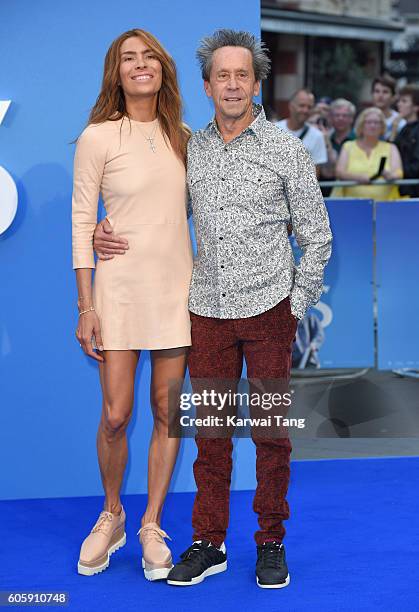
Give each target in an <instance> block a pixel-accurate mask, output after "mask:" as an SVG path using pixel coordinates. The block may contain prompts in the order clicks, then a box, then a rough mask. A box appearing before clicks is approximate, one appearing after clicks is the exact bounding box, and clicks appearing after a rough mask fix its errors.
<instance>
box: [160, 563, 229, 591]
mask: <svg viewBox="0 0 419 612" xmlns="http://www.w3.org/2000/svg"><path fill="white" fill-rule="evenodd" d="M226 569H227V561H224V562H223V563H219V564H218V565H213V566H212V567H209V568H208V569H207V570H205V572H202V574H200V576H196V577H195V578H192V580H188V581H187V582H181V581H180V580H168V581H167V584H173V585H174V586H193V585H194V584H199V583H200V582H202V581H203V580H205V578H207V577H208V576H213V575H214V574H219V573H220V572H225V571H226Z"/></svg>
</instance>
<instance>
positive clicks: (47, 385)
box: [0, 0, 260, 499]
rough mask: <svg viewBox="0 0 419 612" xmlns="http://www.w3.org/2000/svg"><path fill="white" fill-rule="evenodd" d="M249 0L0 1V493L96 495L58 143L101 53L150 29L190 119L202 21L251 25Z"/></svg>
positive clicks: (242, 459) (91, 88)
mask: <svg viewBox="0 0 419 612" xmlns="http://www.w3.org/2000/svg"><path fill="white" fill-rule="evenodd" d="M259 5H260V3H259V0H246V1H245V2H243V1H242V0H229V2H225V1H223V0H211V2H208V1H207V0H203V1H199V0H195V1H192V0H178V1H176V0H171V1H165V0H153V2H145V1H143V0H135V1H134V0H126V2H124V3H123V4H115V3H114V2H111V1H110V0H89V2H84V1H83V0H73V1H72V2H66V3H60V2H58V3H57V2H54V1H53V0H39V1H38V2H33V3H31V2H26V1H25V0H5V1H3V2H1V3H0V41H1V42H0V45H1V53H0V74H1V77H2V78H1V81H0V100H7V99H11V100H12V105H11V107H10V109H9V112H8V114H7V115H6V118H5V120H4V122H3V124H2V125H1V126H0V165H1V166H4V167H5V168H6V169H7V170H8V172H9V173H10V174H11V175H12V176H13V178H14V180H15V182H16V184H17V186H18V192H19V208H18V213H17V216H16V218H15V221H14V223H13V225H12V226H11V227H10V228H9V229H8V230H7V232H6V233H5V234H3V235H2V236H0V262H1V283H0V309H1V317H0V358H1V364H0V367H1V370H0V385H1V387H0V391H1V393H0V402H1V406H0V462H1V466H2V467H1V471H0V497H1V498H3V499H12V498H25V497H27V498H29V497H54V496H74V495H77V496H78V495H96V494H101V493H102V487H101V483H100V478H99V472H98V467H97V461H96V447H95V434H96V429H97V424H98V420H99V414H100V393H99V383H98V372H97V367H96V365H95V364H94V363H92V362H91V361H88V360H87V359H86V358H85V357H84V356H83V355H82V354H81V353H80V349H79V346H78V344H77V342H76V340H75V337H74V331H75V326H76V322H77V308H76V291H75V282H74V273H73V271H72V269H71V246H70V240H71V235H70V233H71V228H70V211H71V188H72V186H71V181H72V159H73V152H74V147H73V146H72V145H70V144H69V143H70V141H72V140H73V139H74V138H75V137H76V136H77V135H78V134H79V133H80V131H81V130H82V129H83V127H84V125H85V122H86V119H87V115H88V112H89V109H90V107H91V106H92V104H93V103H94V101H95V99H96V96H97V94H98V89H99V85H100V81H101V74H102V67H103V58H104V55H105V52H106V50H107V48H108V46H109V44H110V43H111V41H112V40H113V39H114V38H115V37H116V36H118V35H119V34H120V33H121V32H123V31H125V30H127V29H130V28H132V27H141V28H144V29H147V30H150V31H151V32H153V33H154V34H155V35H156V36H157V37H158V38H159V39H160V40H161V41H162V43H163V44H164V45H165V46H166V47H167V49H168V50H169V51H170V52H171V53H172V54H173V56H174V58H175V60H176V62H177V65H178V68H179V76H180V84H181V88H182V93H183V97H184V101H185V119H186V121H187V122H188V123H189V125H191V127H192V128H194V129H197V128H198V127H201V126H202V125H204V124H205V123H206V122H207V121H208V120H209V118H210V116H211V114H212V110H211V107H210V105H209V103H208V101H207V98H206V97H205V95H204V92H203V87H202V81H201V78H200V74H199V70H198V67H197V65H196V62H195V56H194V53H195V49H196V46H197V44H198V41H199V39H200V38H201V37H202V36H203V35H205V34H208V33H210V32H212V31H213V30H214V29H216V28H220V27H231V28H236V29H237V28H240V29H246V30H249V31H252V32H254V33H256V34H259V28H260V8H259ZM149 375H150V368H149V359H148V355H143V356H142V359H141V364H140V370H139V376H138V382H137V401H136V407H135V414H134V417H133V420H132V423H131V426H130V433H129V437H130V457H129V465H128V470H127V475H126V479H125V483H124V492H125V493H140V492H145V491H146V466H147V447H148V441H149V436H150V431H151V416H150V408H149V401H148V395H149V392H148V389H149ZM237 447H238V449H237V452H236V455H237V457H236V469H235V475H234V479H233V483H234V487H235V488H251V487H253V486H254V483H255V480H254V478H255V477H254V449H253V444H252V442H251V441H249V440H240V441H239V444H238V445H237ZM194 456H195V447H194V442H193V440H187V441H186V442H185V443H184V444H183V445H182V448H181V452H180V455H179V460H178V464H177V467H176V473H175V477H174V479H173V481H172V490H177V491H187V490H192V489H193V488H194V482H193V476H192V470H191V466H192V461H193V459H194Z"/></svg>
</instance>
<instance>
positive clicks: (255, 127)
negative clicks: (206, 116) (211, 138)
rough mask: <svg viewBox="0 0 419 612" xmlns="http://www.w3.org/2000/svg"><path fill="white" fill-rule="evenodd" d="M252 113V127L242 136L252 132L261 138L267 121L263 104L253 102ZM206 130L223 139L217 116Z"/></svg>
mask: <svg viewBox="0 0 419 612" xmlns="http://www.w3.org/2000/svg"><path fill="white" fill-rule="evenodd" d="M252 113H253V117H254V120H253V121H252V123H251V124H250V125H248V126H247V128H245V129H244V130H243V132H242V133H241V134H245V133H246V132H252V133H253V134H255V136H257V137H258V138H261V137H262V134H263V128H264V123H265V122H266V121H267V119H266V115H265V111H264V109H263V106H262V105H261V104H256V102H253V106H252ZM205 130H206V131H208V132H214V133H215V134H217V135H218V136H219V137H220V138H222V137H221V134H220V131H219V129H218V125H217V121H216V120H215V115H214V117H213V118H212V119H211V121H210V122H209V123H208V125H207V127H206V128H205ZM241 134H239V136H241ZM239 136H236V138H238V137H239Z"/></svg>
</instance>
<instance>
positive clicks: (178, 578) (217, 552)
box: [167, 540, 227, 586]
mask: <svg viewBox="0 0 419 612" xmlns="http://www.w3.org/2000/svg"><path fill="white" fill-rule="evenodd" d="M180 558H181V559H182V561H180V562H179V563H176V565H175V566H174V567H172V569H171V570H170V572H169V575H168V576H167V584H175V585H178V586H191V585H193V584H198V583H199V582H202V581H203V580H204V579H205V578H206V577H207V576H212V575H213V574H218V573H219V572H225V570H226V569H227V553H226V547H225V546H224V544H222V545H221V547H220V548H216V547H215V546H213V545H212V544H211V542H208V540H200V541H197V542H194V543H193V544H192V546H189V548H188V549H187V550H185V552H184V553H182V554H181V555H180Z"/></svg>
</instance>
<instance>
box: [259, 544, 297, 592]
mask: <svg viewBox="0 0 419 612" xmlns="http://www.w3.org/2000/svg"><path fill="white" fill-rule="evenodd" d="M257 553H258V560H257V562H256V582H257V584H258V586H260V587H261V588H262V589H282V588H283V587H286V586H288V585H289V583H290V575H289V573H288V567H287V562H286V560H285V548H284V545H283V544H280V543H279V542H265V544H262V545H261V546H258V547H257Z"/></svg>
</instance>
